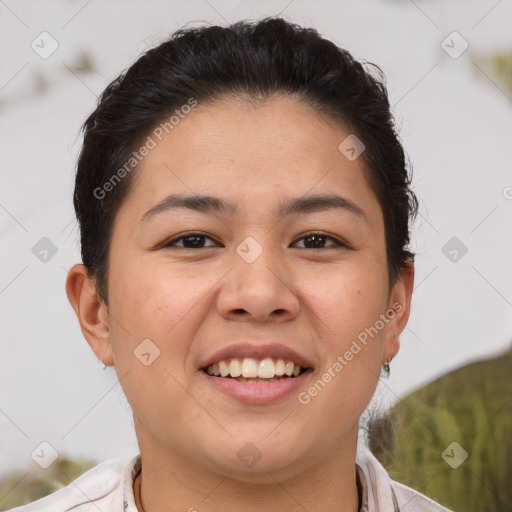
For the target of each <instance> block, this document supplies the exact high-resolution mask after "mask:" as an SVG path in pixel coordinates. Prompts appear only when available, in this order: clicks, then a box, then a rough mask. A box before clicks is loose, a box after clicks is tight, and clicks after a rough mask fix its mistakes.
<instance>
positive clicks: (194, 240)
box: [163, 233, 213, 249]
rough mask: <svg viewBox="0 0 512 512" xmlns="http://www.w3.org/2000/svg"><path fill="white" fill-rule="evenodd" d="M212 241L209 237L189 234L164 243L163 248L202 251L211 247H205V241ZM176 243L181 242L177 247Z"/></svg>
mask: <svg viewBox="0 0 512 512" xmlns="http://www.w3.org/2000/svg"><path fill="white" fill-rule="evenodd" d="M207 239H208V240H212V239H211V238H210V237H208V236H206V235H203V234H201V233H190V234H188V235H183V236H180V237H178V238H174V239H173V240H169V242H166V243H165V244H164V245H163V247H182V248H184V249H202V248H204V247H213V245H205V240H207ZM212 241H213V240H212ZM178 242H182V245H179V244H178Z"/></svg>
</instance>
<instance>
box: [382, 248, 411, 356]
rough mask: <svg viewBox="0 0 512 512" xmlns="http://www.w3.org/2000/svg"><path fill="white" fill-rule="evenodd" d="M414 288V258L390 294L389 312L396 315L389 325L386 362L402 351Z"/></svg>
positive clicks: (401, 272)
mask: <svg viewBox="0 0 512 512" xmlns="http://www.w3.org/2000/svg"><path fill="white" fill-rule="evenodd" d="M413 287H414V261H413V259H412V258H408V259H407V260H406V261H405V263H404V266H403V268H402V269H401V271H400V275H399V276H398V278H397V281H396V283H395V284H394V285H393V287H392V289H391V291H390V294H389V302H388V311H390V312H391V311H394V313H395V314H394V316H393V318H392V319H390V321H389V324H388V335H387V337H386V343H385V346H384V354H383V356H384V362H387V361H389V360H390V359H393V358H394V357H395V356H396V354H397V353H398V351H399V350H400V334H401V333H402V331H403V330H404V329H405V326H406V325H407V321H408V320H409V314H410V312H411V297H412V290H413Z"/></svg>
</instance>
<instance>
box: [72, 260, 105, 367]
mask: <svg viewBox="0 0 512 512" xmlns="http://www.w3.org/2000/svg"><path fill="white" fill-rule="evenodd" d="M66 294H67V296H68V300H69V302H70V304H71V306H72V308H73V310H74V311H75V314H76V316H77V318H78V322H79V323H80V328H81V330H82V334H83V335H84V338H85V339H86V340H87V343H89V346H90V347H91V349H92V351H93V352H94V353H95V355H96V357H97V358H98V359H99V360H100V361H101V362H102V363H104V364H106V365H108V366H112V365H113V364H114V358H113V354H112V348H111V345H110V329H109V317H108V310H107V307H106V306H105V304H104V303H103V301H102V300H101V298H100V296H99V295H98V293H97V292H96V289H95V286H94V283H93V281H92V280H91V278H90V277H89V275H88V273H87V269H86V268H85V266H84V265H82V264H76V265H73V266H72V267H71V268H70V270H69V271H68V276H67V279H66Z"/></svg>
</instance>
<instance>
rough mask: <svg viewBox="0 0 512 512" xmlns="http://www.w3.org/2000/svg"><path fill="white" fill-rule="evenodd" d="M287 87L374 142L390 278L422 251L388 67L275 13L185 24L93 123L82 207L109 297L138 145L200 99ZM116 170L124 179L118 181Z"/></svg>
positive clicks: (101, 104)
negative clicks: (117, 222) (414, 237)
mask: <svg viewBox="0 0 512 512" xmlns="http://www.w3.org/2000/svg"><path fill="white" fill-rule="evenodd" d="M279 94H284V95H290V96H292V97H295V98H298V99H299V100H300V101H303V102H305V103H307V104H309V105H311V106H312V107H314V108H315V109H316V110H317V111H318V112H320V113H321V114H324V115H326V116H328V117H330V118H331V119H334V120H336V121H339V122H340V123H342V124H343V126H345V127H348V128H349V129H350V131H351V133H354V134H355V135H356V136H357V137H358V138H359V139H360V140H361V141H362V142H363V143H364V145H365V151H364V153H363V154H362V157H363V159H364V160H363V161H364V162H365V164H366V166H365V167H366V171H367V174H368V180H369V184H370V186H371V188H372V190H373V191H374V193H375V195H376V197H377V199H378V201H379V204H380V207H381V208H382V212H383V218H384V224H385V236H386V252H387V261H388V274H389V282H390V284H393V282H395V280H396V278H397V277H398V275H399V273H400V270H401V269H402V267H403V266H404V265H405V263H406V260H407V259H408V258H412V257H413V253H411V252H410V251H409V250H407V248H408V244H409V241H410V237H409V221H410V220H412V219H413V218H414V216H415V215H416V213H417V207H418V203H417V199H416V196H415V194H414V193H413V192H412V191H411V189H410V183H411V174H412V169H411V168H410V165H408V163H406V158H405V154H404V150H403V147H402V144H401V142H400V140H399V138H398V135H397V133H396V131H395V127H394V120H393V116H392V113H391V111H390V104H389V100H388V95H387V89H386V85H385V78H384V74H383V72H382V71H381V69H380V68H379V67H378V66H376V65H374V64H371V63H368V62H363V63H361V62H358V61H357V60H355V59H354V58H353V57H352V55H351V54H350V53H349V52H348V51H346V50H344V49H341V48H339V47H337V46H336V45H335V44H334V43H332V42H330V41H328V40H327V39H324V38H322V37H321V36H320V35H319V33H318V32H317V31H316V30H315V29H313V28H304V27H301V26H298V25H295V24H292V23H290V22H288V21H285V20H284V19H282V18H274V17H272V18H265V19H262V20H259V21H256V22H248V21H240V22H237V23H234V24H232V25H230V26H228V27H220V26H202V27H195V28H183V29H180V30H178V31H177V32H175V33H174V34H173V35H172V36H171V38H170V39H168V40H167V41H165V42H163V43H162V44H160V45H159V46H157V47H155V48H152V49H150V50H148V51H147V52H145V53H144V54H143V55H142V56H141V57H140V58H139V59H138V60H137V61H136V62H135V63H134V64H133V65H132V66H131V67H129V69H128V70H126V71H125V72H123V73H122V74H121V75H120V76H118V77H117V78H116V79H115V80H113V81H112V82H111V83H110V84H109V85H108V87H107V88H106V89H105V91H104V92H103V93H102V94H101V96H100V97H99V99H98V105H97V108H96V110H95V111H94V112H93V113H92V114H91V115H90V116H89V117H88V119H87V120H86V121H85V123H84V125H83V127H82V130H83V133H84V140H83V146H82V149H81V152H80V156H79V159H78V164H77V172H76V182H75V191H74V207H75V212H76V215H77V219H78V222H79V225H80V231H81V251H82V261H83V264H84V265H85V267H86V268H87V271H88V274H89V276H90V277H92V278H93V279H94V281H95V285H96V289H97V291H98V293H99V295H100V297H101V298H102V300H103V301H104V302H105V304H108V289H107V280H108V267H109V247H110V240H111V235H112V226H113V222H114V218H115V215H116V213H117V211H118V210H119V207H120V205H121V203H122V202H123V200H124V199H125V198H126V196H127V194H128V192H129V190H130V187H131V186H132V182H133V177H134V172H128V171H130V170H131V169H127V168H126V162H128V161H130V158H132V159H133V157H134V156H133V155H134V150H136V148H137V147H140V144H141V143H142V141H143V140H144V139H145V137H147V135H148V134H149V133H150V132H151V130H153V129H154V128H155V127H156V126H158V125H159V124H160V123H162V121H163V120H164V119H166V118H167V119H168V118H169V116H170V115H171V114H172V113H173V112H176V110H177V109H180V108H181V107H182V106H183V105H187V104H190V101H191V99H193V101H196V102H208V101H213V100H216V99H220V98H222V97H225V96H235V97H236V96H239V97H243V98H246V99H250V100H251V99H252V100H265V99H267V98H271V97H273V96H275V95H279ZM340 142H341V141H340ZM132 163H136V162H135V161H134V162H132ZM123 166H124V169H125V171H124V172H121V169H123ZM135 167H136V166H135ZM135 167H134V168H135ZM115 176H117V177H118V178H119V179H118V180H116V181H115V182H113V181H112V178H115ZM121 177H122V178H123V179H120V178H121ZM109 183H110V185H107V184H109ZM107 189H108V194H107V193H106V192H105V191H106V190H107Z"/></svg>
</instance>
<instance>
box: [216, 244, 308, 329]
mask: <svg viewBox="0 0 512 512" xmlns="http://www.w3.org/2000/svg"><path fill="white" fill-rule="evenodd" d="M251 260H252V258H246V257H245V255H244V253H243V250H240V251H238V252H236V253H235V254H234V255H233V264H234V265H233V268H232V270H231V271H230V272H229V273H228V274H227V275H226V277H225V279H224V280H223V283H224V284H223V286H222V288H221V289H220V291H219V294H218V297H217V311H218V313H219V314H220V315H221V316H223V317H224V318H226V319H228V320H237V321H248V320H249V321H250V320H252V321H255V322H284V321H287V320H291V319H292V318H295V317H296V316H297V315H298V313H299V310H300V303H299V299H298V297H297V294H296V293H295V291H294V289H293V282H292V276H291V271H290V269H289V268H288V269H287V268H286V262H285V261H284V260H283V257H282V256H281V255H280V254H279V251H272V250H270V249H267V248H262V250H261V254H259V256H258V257H257V258H256V259H254V260H253V261H251Z"/></svg>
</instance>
